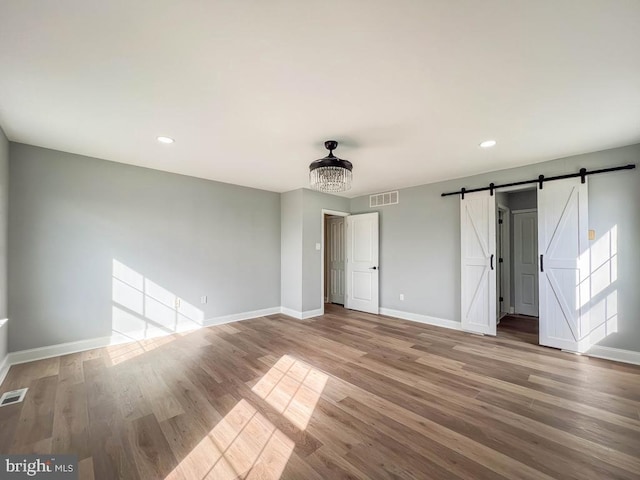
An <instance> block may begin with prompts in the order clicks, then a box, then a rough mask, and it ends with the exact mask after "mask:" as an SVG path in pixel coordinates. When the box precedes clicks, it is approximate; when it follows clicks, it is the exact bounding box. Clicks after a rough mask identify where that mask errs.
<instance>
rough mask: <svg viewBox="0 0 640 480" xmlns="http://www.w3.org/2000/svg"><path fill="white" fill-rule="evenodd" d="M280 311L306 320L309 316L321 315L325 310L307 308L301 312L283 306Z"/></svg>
mask: <svg viewBox="0 0 640 480" xmlns="http://www.w3.org/2000/svg"><path fill="white" fill-rule="evenodd" d="M280 313H283V314H284V315H287V316H288V317H293V318H296V319H298V320H306V319H307V318H312V317H319V316H320V315H323V314H324V310H323V309H322V308H318V309H316V310H306V311H304V312H300V311H298V310H292V309H291V308H287V307H281V308H280Z"/></svg>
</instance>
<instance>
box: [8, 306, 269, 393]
mask: <svg viewBox="0 0 640 480" xmlns="http://www.w3.org/2000/svg"><path fill="white" fill-rule="evenodd" d="M280 312H281V308H280V307H272V308H265V309H262V310H254V311H252V312H244V313H237V314H234V315H225V316H223V317H216V318H212V319H209V320H206V321H205V325H203V326H202V327H208V326H212V325H222V324H224V323H231V322H238V321H241V320H248V319H250V318H257V317H263V316H265V315H272V314H274V313H280ZM202 327H199V328H202ZM194 330H195V329H194ZM135 341H137V340H135V339H133V338H130V337H127V336H126V335H122V334H118V333H114V334H113V335H112V336H110V337H99V338H90V339H87V340H80V341H77V342H69V343H60V344H57V345H49V346H46V347H39V348H31V349H29V350H20V351H18V352H11V353H9V354H8V355H7V356H6V357H5V358H4V359H3V360H2V361H0V385H2V382H3V381H4V379H5V377H6V375H7V373H8V372H9V368H10V367H11V366H12V365H18V364H20V363H27V362H33V361H36V360H44V359H46V358H51V357H58V356H60V355H68V354H70V353H78V352H84V351H86V350H93V349H94V348H102V347H108V346H109V345H119V344H122V343H131V342H135Z"/></svg>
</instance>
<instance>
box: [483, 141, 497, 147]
mask: <svg viewBox="0 0 640 480" xmlns="http://www.w3.org/2000/svg"><path fill="white" fill-rule="evenodd" d="M495 144H496V141H495V140H485V141H484V142H482V143H481V144H480V147H482V148H491V147H494V146H495Z"/></svg>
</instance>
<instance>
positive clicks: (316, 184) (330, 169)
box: [309, 140, 353, 193]
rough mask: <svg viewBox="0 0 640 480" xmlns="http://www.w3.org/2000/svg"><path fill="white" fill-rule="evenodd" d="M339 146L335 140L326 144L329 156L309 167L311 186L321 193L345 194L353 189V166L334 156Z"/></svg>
mask: <svg viewBox="0 0 640 480" xmlns="http://www.w3.org/2000/svg"><path fill="white" fill-rule="evenodd" d="M337 146H338V142H336V141H335V140H327V141H326V142H324V148H326V149H327V150H329V155H327V156H326V157H324V158H321V159H319V160H316V161H315V162H312V163H311V165H309V184H310V186H311V188H313V189H314V190H318V191H319V192H330V193H336V192H345V191H347V190H349V189H350V188H351V177H352V174H351V171H352V170H353V165H352V164H351V162H350V161H348V160H341V159H339V158H338V157H336V156H334V155H333V151H334V150H335V149H336V147H337Z"/></svg>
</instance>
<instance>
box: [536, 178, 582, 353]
mask: <svg viewBox="0 0 640 480" xmlns="http://www.w3.org/2000/svg"><path fill="white" fill-rule="evenodd" d="M587 193H588V192H587V184H586V183H580V178H568V179H565V180H557V181H553V182H548V183H545V184H544V185H543V188H542V190H538V251H539V253H540V258H539V268H540V273H539V281H540V344H541V345H546V346H549V347H556V348H562V349H565V350H571V351H576V352H580V351H582V350H583V349H584V347H585V345H582V344H581V339H582V338H583V337H585V336H586V335H588V333H589V332H588V325H589V318H588V316H589V308H588V307H589V305H588V303H589V282H588V275H589V252H588V235H589V231H588V228H589V227H588V224H587V222H588V210H587V209H588V201H587ZM582 343H584V342H582ZM586 348H588V346H586Z"/></svg>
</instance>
